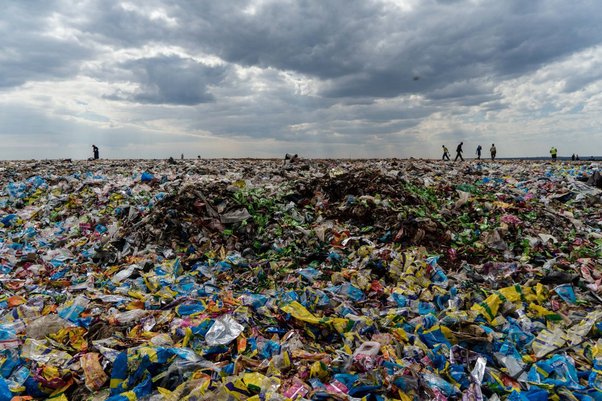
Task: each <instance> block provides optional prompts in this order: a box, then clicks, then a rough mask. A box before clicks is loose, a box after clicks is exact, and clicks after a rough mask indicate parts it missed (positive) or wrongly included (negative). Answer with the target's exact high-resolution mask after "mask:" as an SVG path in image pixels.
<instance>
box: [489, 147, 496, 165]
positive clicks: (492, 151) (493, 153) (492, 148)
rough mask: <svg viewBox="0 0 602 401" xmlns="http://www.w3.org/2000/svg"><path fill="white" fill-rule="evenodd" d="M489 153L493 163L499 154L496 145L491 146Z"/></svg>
mask: <svg viewBox="0 0 602 401" xmlns="http://www.w3.org/2000/svg"><path fill="white" fill-rule="evenodd" d="M489 153H491V161H495V155H496V153H497V149H496V148H495V143H492V144H491V147H490V148H489Z"/></svg>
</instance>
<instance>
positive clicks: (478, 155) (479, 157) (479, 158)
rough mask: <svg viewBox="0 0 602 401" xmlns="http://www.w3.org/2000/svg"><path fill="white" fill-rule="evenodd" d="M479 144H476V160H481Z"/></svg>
mask: <svg viewBox="0 0 602 401" xmlns="http://www.w3.org/2000/svg"><path fill="white" fill-rule="evenodd" d="M481 149H483V148H482V147H481V145H479V146H477V160H481Z"/></svg>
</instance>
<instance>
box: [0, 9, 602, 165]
mask: <svg viewBox="0 0 602 401" xmlns="http://www.w3.org/2000/svg"><path fill="white" fill-rule="evenodd" d="M599 7H600V3H599V1H598V0H591V1H586V0H583V1H582V0H574V1H566V0H541V1H540V0H528V1H525V0H491V1H489V0H297V1H292V0H290V1H289V0H227V1H226V0H222V1H218V0H196V1H193V0H177V1H176V0H144V1H134V0H133V1H113V0H83V1H61V0H54V1H48V0H27V1H22V0H3V1H2V9H3V10H2V15H1V16H0V141H1V142H0V159H29V158H68V157H69V158H74V159H82V158H87V157H89V156H91V154H92V151H91V145H92V144H96V145H97V146H99V148H100V152H101V153H100V156H101V157H102V158H166V157H169V156H174V157H179V156H180V154H181V153H184V155H185V156H186V157H196V156H197V155H200V156H201V157H245V156H249V157H280V156H281V155H283V154H284V153H286V152H290V153H299V155H301V156H305V157H404V158H405V157H411V156H414V157H433V158H434V157H440V149H441V145H442V144H446V145H447V146H448V147H449V148H450V150H452V151H453V149H454V148H455V146H456V144H457V143H458V142H460V141H463V142H464V144H465V155H467V156H472V154H474V150H475V148H476V146H477V144H481V145H483V147H484V148H485V149H489V146H490V145H491V143H495V144H496V146H497V148H498V155H499V156H536V155H546V154H548V151H549V148H550V146H551V145H555V146H556V147H557V148H558V149H559V153H560V154H561V155H570V154H571V153H578V154H580V155H583V156H587V155H591V154H597V155H599V154H602V114H601V111H602V24H600V12H599V10H600V8H599Z"/></svg>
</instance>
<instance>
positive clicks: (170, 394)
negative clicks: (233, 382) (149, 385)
mask: <svg viewBox="0 0 602 401" xmlns="http://www.w3.org/2000/svg"><path fill="white" fill-rule="evenodd" d="M209 384H211V380H210V379H209V378H208V377H203V378H201V379H191V380H189V381H187V382H184V383H182V384H180V385H179V386H178V387H177V388H176V389H175V390H173V391H169V390H168V389H166V388H163V387H159V388H158V389H157V390H158V391H159V394H161V396H162V397H163V400H164V401H188V400H193V399H198V398H200V396H202V395H205V393H206V392H207V389H208V388H209Z"/></svg>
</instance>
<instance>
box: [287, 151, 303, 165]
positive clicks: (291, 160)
mask: <svg viewBox="0 0 602 401" xmlns="http://www.w3.org/2000/svg"><path fill="white" fill-rule="evenodd" d="M298 159H299V156H298V155H297V154H296V153H295V154H294V155H291V154H290V153H287V154H286V155H284V164H289V163H294V162H296V161H297V160H298Z"/></svg>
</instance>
